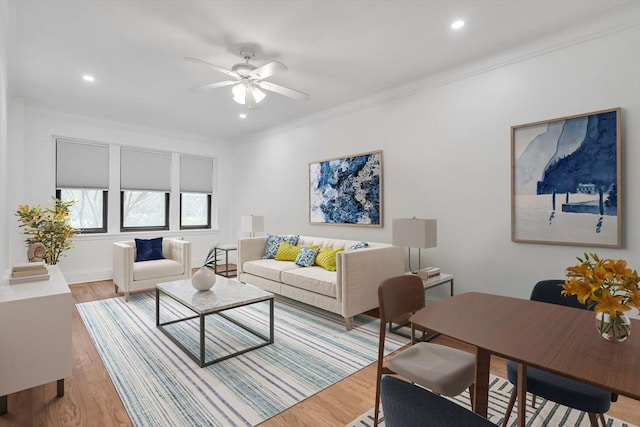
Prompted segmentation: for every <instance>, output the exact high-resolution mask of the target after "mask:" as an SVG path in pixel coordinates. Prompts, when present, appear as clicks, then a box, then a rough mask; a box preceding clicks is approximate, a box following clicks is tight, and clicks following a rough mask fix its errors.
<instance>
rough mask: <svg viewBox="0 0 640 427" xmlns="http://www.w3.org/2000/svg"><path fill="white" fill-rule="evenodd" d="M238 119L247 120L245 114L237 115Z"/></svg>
mask: <svg viewBox="0 0 640 427" xmlns="http://www.w3.org/2000/svg"><path fill="white" fill-rule="evenodd" d="M238 117H240V118H241V119H246V118H247V113H240V114H238Z"/></svg>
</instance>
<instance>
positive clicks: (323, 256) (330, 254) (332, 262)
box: [316, 246, 344, 271]
mask: <svg viewBox="0 0 640 427" xmlns="http://www.w3.org/2000/svg"><path fill="white" fill-rule="evenodd" d="M341 251H344V248H338V249H331V248H329V247H327V246H323V247H322V248H320V252H318V256H316V265H319V266H320V267H322V268H324V269H325V270H328V271H336V254H337V253H338V252H341Z"/></svg>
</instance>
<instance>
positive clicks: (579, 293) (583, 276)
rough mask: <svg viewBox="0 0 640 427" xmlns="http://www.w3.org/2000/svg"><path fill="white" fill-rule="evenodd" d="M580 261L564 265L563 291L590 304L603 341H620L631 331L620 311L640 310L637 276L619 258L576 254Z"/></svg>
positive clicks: (639, 280) (626, 319)
mask: <svg viewBox="0 0 640 427" xmlns="http://www.w3.org/2000/svg"><path fill="white" fill-rule="evenodd" d="M578 261H580V264H578V265H575V266H573V267H568V268H567V280H566V281H565V282H564V285H562V288H563V291H562V294H563V295H575V296H576V297H577V298H578V301H579V302H580V303H581V304H586V305H589V307H593V310H594V311H595V312H596V328H597V329H598V332H600V335H602V337H603V338H604V339H606V340H607V341H611V342H622V341H624V340H626V339H627V338H628V337H629V334H630V333H631V322H630V320H629V318H627V316H626V315H625V314H624V313H625V312H626V311H629V310H631V309H632V308H635V309H637V310H638V312H640V286H639V285H638V283H639V282H640V278H639V277H638V272H637V271H636V270H631V269H630V268H627V261H625V260H623V259H619V260H613V259H600V258H599V257H598V256H597V255H596V254H593V253H591V254H587V253H585V254H584V259H582V258H580V257H578Z"/></svg>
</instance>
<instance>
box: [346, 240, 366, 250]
mask: <svg viewBox="0 0 640 427" xmlns="http://www.w3.org/2000/svg"><path fill="white" fill-rule="evenodd" d="M368 247H369V243H367V242H365V241H362V242H358V243H356V244H354V245H351V246H349V250H350V251H352V250H355V249H362V248H368Z"/></svg>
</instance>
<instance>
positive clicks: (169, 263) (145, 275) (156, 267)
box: [133, 259, 184, 281]
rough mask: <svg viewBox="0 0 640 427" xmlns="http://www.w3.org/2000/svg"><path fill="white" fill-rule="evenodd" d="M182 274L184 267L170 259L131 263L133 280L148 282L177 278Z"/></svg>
mask: <svg viewBox="0 0 640 427" xmlns="http://www.w3.org/2000/svg"><path fill="white" fill-rule="evenodd" d="M182 273H184V266H183V265H182V264H180V263H179V262H177V261H174V260H172V259H157V260H151V261H145V262H134V263H133V280H134V281H136V280H149V279H158V278H161V277H168V276H177V275H180V274H182Z"/></svg>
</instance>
